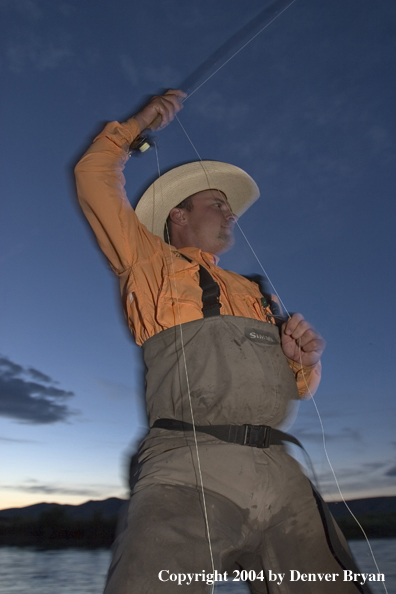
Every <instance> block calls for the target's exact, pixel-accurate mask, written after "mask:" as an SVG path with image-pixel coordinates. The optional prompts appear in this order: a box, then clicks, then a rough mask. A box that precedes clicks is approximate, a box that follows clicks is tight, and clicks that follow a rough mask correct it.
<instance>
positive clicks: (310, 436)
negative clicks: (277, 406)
mask: <svg viewBox="0 0 396 594" xmlns="http://www.w3.org/2000/svg"><path fill="white" fill-rule="evenodd" d="M295 434H296V436H297V437H298V439H300V441H303V442H304V441H305V440H307V441H313V442H320V443H323V434H322V432H321V431H311V430H309V429H304V428H302V429H298V430H296V431H295ZM341 439H351V440H352V441H355V442H361V441H362V436H361V434H360V432H359V431H358V430H357V429H352V428H351V427H344V428H343V429H341V430H339V431H337V433H334V434H330V433H328V432H327V431H325V440H326V442H329V441H336V442H337V441H339V440H341Z"/></svg>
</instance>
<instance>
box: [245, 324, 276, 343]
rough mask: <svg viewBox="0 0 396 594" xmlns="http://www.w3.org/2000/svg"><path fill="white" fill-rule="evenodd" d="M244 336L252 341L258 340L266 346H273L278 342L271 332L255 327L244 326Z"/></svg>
mask: <svg viewBox="0 0 396 594" xmlns="http://www.w3.org/2000/svg"><path fill="white" fill-rule="evenodd" d="M245 336H246V338H248V339H249V340H251V341H252V342H258V343H259V344H264V345H267V346H275V345H276V344H279V340H278V339H277V338H276V336H274V335H273V334H271V332H266V331H265V330H257V329H256V328H245Z"/></svg>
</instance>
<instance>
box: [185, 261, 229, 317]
mask: <svg viewBox="0 0 396 594" xmlns="http://www.w3.org/2000/svg"><path fill="white" fill-rule="evenodd" d="M178 253H179V254H180V252H178ZM180 255H181V256H182V257H183V258H184V259H185V260H187V262H190V263H191V262H192V260H191V259H190V258H187V256H185V255H184V254H180ZM198 266H199V286H200V287H201V289H202V313H203V315H204V318H212V317H213V316H219V315H220V308H221V303H220V301H219V298H220V287H219V285H218V284H217V283H216V281H215V280H214V279H213V277H212V275H211V274H210V273H209V272H208V271H207V270H206V268H204V267H203V266H201V264H198Z"/></svg>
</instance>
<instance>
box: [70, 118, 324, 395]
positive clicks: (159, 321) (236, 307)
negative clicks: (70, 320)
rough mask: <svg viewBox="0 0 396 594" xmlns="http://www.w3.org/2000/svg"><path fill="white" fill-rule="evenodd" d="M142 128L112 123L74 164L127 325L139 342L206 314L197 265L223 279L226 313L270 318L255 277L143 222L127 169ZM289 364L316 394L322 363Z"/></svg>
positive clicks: (301, 390) (301, 387)
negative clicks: (177, 243)
mask: <svg viewBox="0 0 396 594" xmlns="http://www.w3.org/2000/svg"><path fill="white" fill-rule="evenodd" d="M139 132H140V130H139V126H138V124H137V122H136V120H134V119H133V118H132V119H130V120H128V121H127V122H125V123H124V124H119V123H118V122H111V123H109V124H107V125H106V126H105V128H104V130H103V132H101V134H99V136H97V137H96V138H95V140H94V142H93V144H92V145H91V146H90V147H89V149H88V151H87V152H86V153H85V155H84V156H83V157H82V158H81V160H80V161H79V163H78V164H77V166H76V168H75V174H76V183H77V193H78V197H79V201H80V204H81V207H82V209H83V211H84V214H85V216H86V217H87V219H88V221H89V223H90V225H91V227H92V229H93V231H94V233H95V235H96V238H97V240H98V243H99V246H100V248H101V249H102V251H103V252H104V254H105V255H106V257H107V258H108V260H109V262H110V265H111V267H112V269H113V270H114V272H115V274H116V275H117V276H118V277H119V280H120V285H121V295H122V300H123V303H124V307H125V310H126V315H127V320H128V325H129V328H130V330H131V332H132V334H133V335H134V337H135V340H136V342H137V344H138V345H140V346H141V345H142V344H143V343H144V342H145V341H146V340H147V339H148V338H150V337H151V336H154V335H155V334H157V333H158V332H161V331H162V330H166V329H167V328H171V327H173V326H175V325H177V324H180V323H181V324H184V323H185V322H190V321H193V320H197V319H199V318H202V317H203V313H202V291H201V289H200V287H199V282H198V271H199V265H202V266H204V267H205V268H206V269H207V270H208V271H209V272H210V274H211V275H212V277H213V279H214V280H215V281H216V282H217V283H218V284H219V287H220V302H221V304H222V307H221V314H222V315H233V316H242V317H248V318H254V319H257V320H262V321H270V322H271V321H272V319H271V318H268V314H269V313H270V311H269V310H268V308H265V307H263V305H262V302H261V293H260V290H259V288H258V286H257V285H256V284H255V283H252V282H250V281H248V280H247V279H245V278H244V277H242V276H240V275H239V274H236V273H233V272H229V271H226V270H222V269H221V268H219V267H218V266H217V263H218V258H217V257H216V256H214V255H213V254H210V253H205V252H202V251H201V250H200V249H198V248H183V249H181V250H176V249H175V248H174V247H173V246H169V245H168V244H167V243H165V242H164V241H163V240H162V239H161V238H160V237H158V236H156V235H153V234H152V233H150V232H149V231H148V230H147V229H146V227H145V226H144V225H142V224H141V223H140V221H139V219H138V218H137V216H136V214H135V212H134V210H133V209H132V207H131V205H130V203H129V200H128V198H127V196H126V193H125V188H124V186H125V179H124V175H123V169H124V165H125V163H126V161H127V160H128V153H127V151H128V148H129V145H130V144H131V142H132V140H133V139H134V138H135V137H136V136H137V135H138V134H139ZM181 254H185V255H186V256H187V257H188V258H190V259H191V260H193V261H192V262H189V261H187V260H186V259H185V258H183V256H182V255H181ZM288 362H289V365H290V367H291V369H292V371H293V372H294V374H295V377H296V381H297V386H298V390H299V393H300V396H304V395H305V394H307V392H308V390H307V386H306V382H307V383H308V385H309V389H310V391H311V392H312V393H314V392H315V391H316V389H317V386H318V385H319V381H320V371H321V366H320V362H319V363H318V364H316V365H315V366H312V367H304V368H303V369H302V368H301V365H300V364H298V363H295V362H294V361H291V360H289V359H288Z"/></svg>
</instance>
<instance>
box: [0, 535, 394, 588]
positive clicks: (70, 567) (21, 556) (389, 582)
mask: <svg viewBox="0 0 396 594" xmlns="http://www.w3.org/2000/svg"><path fill="white" fill-rule="evenodd" d="M349 545H350V548H351V550H352V552H353V554H354V556H355V559H356V561H357V563H358V565H359V567H360V570H361V571H362V572H363V573H375V574H376V573H377V570H376V569H375V566H374V563H373V560H372V558H371V554H370V551H369V550H368V546H367V544H366V542H365V541H351V542H350V543H349ZM371 546H372V548H373V551H374V555H375V557H376V560H377V563H378V566H379V569H380V571H381V572H382V573H384V574H385V578H386V581H385V584H386V588H387V591H388V594H396V539H389V538H388V539H383V540H373V541H371ZM109 562H110V551H108V550H96V551H84V550H80V549H64V550H60V551H36V550H34V549H21V548H17V547H3V548H0V594H101V593H102V591H103V584H104V580H105V575H106V571H107V567H108V565H109ZM371 588H372V591H373V594H385V592H386V591H385V588H384V586H383V584H382V583H380V582H377V583H374V582H373V583H371ZM175 590H176V591H177V587H176V586H175ZM184 591H185V589H184ZM215 592H217V593H218V594H228V593H230V594H231V593H232V594H246V593H247V592H248V589H247V586H246V584H243V583H241V582H234V583H232V582H231V583H229V582H228V583H223V584H222V583H220V582H219V583H218V584H217V585H216V589H215Z"/></svg>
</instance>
